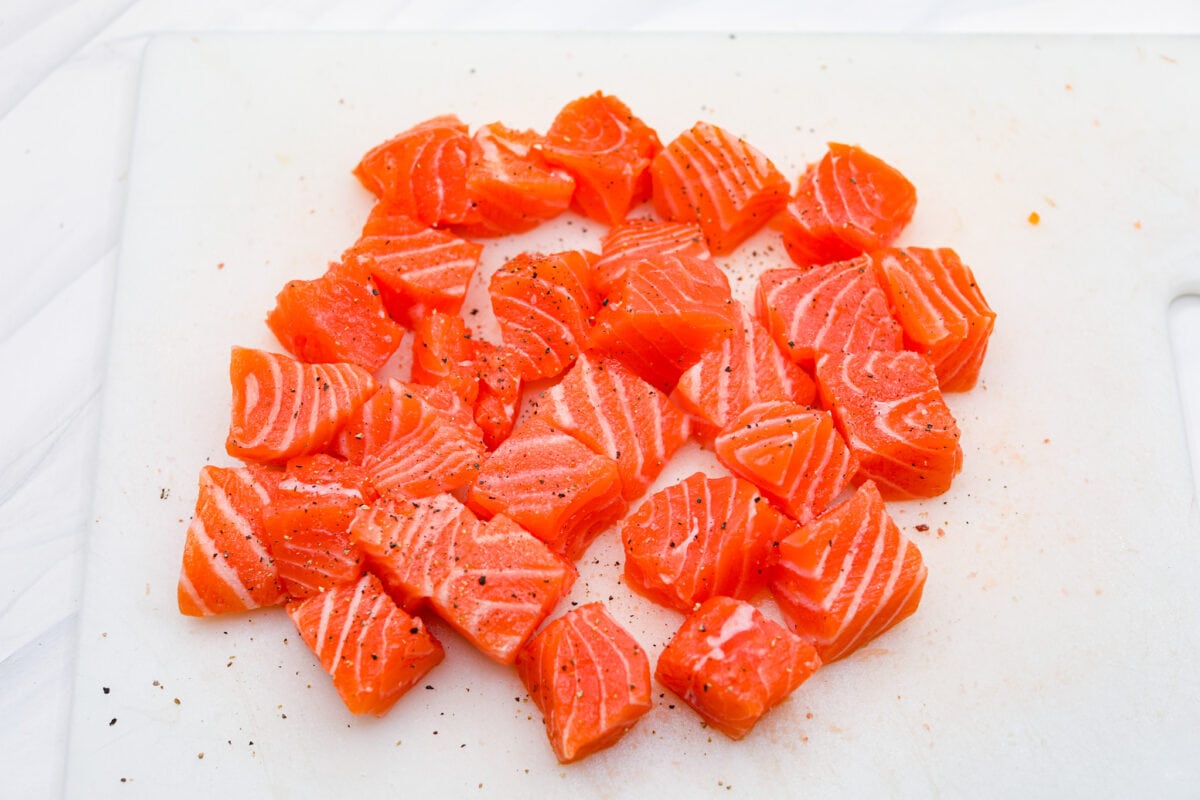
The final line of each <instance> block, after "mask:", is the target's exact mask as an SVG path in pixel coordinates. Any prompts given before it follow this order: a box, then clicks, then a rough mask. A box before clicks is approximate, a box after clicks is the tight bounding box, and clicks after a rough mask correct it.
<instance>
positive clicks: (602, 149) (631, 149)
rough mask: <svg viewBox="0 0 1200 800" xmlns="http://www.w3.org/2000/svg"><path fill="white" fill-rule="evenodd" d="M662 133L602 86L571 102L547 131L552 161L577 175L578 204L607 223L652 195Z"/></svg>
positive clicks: (545, 152)
mask: <svg viewBox="0 0 1200 800" xmlns="http://www.w3.org/2000/svg"><path fill="white" fill-rule="evenodd" d="M661 146H662V145H661V143H660V142H659V140H658V135H657V134H656V133H655V132H654V130H653V129H652V128H650V127H649V126H648V125H646V123H644V122H642V121H641V120H640V119H638V118H637V117H636V116H634V115H633V112H632V111H630V110H629V107H628V106H627V105H625V104H624V103H622V102H621V101H620V100H619V99H617V98H616V97H613V96H612V95H606V94H602V93H601V92H596V93H595V94H591V95H587V96H586V97H580V98H579V99H577V100H572V101H571V102H570V103H567V105H566V106H564V107H563V109H562V110H561V111H559V112H558V116H556V117H555V118H554V121H553V122H552V123H551V124H550V128H549V129H548V130H547V131H546V140H545V144H544V145H543V147H542V153H543V155H545V157H546V161H548V162H549V163H551V164H554V165H557V166H559V167H562V168H563V169H565V170H566V171H567V172H569V173H570V174H571V175H572V177H574V178H575V195H574V197H573V198H572V199H573V204H574V205H575V207H576V208H578V209H579V210H580V211H581V212H582V213H583V214H585V215H586V216H589V217H591V218H592V219H594V220H596V221H597V222H601V223H604V224H605V225H615V224H617V223H618V222H620V221H621V220H623V219H625V215H626V214H628V213H629V209H631V208H633V207H634V206H635V205H637V204H638V203H640V202H642V201H643V200H645V199H646V198H648V197H649V196H650V175H649V173H648V172H647V170H648V169H649V167H650V160H651V159H652V158H654V154H655V153H657V152H658V150H659V148H660V147H661Z"/></svg>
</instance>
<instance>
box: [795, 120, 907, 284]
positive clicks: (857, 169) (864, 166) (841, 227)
mask: <svg viewBox="0 0 1200 800" xmlns="http://www.w3.org/2000/svg"><path fill="white" fill-rule="evenodd" d="M916 206H917V190H916V189H915V188H914V187H913V185H912V184H911V183H909V181H908V179H907V178H905V177H904V176H903V175H902V174H901V173H900V172H899V171H898V170H896V169H895V168H894V167H892V166H890V165H889V164H887V163H885V162H884V161H882V160H881V159H879V158H876V157H875V156H873V155H871V154H870V153H868V152H866V151H865V150H863V149H862V148H860V147H855V146H854V145H846V144H838V143H836V142H830V143H829V150H828V151H827V152H826V153H825V155H824V156H823V157H822V158H821V160H820V161H819V162H817V163H816V164H812V165H810V166H809V168H808V170H807V171H806V172H805V173H804V175H803V176H802V177H801V178H800V185H799V186H798V187H797V189H796V195H795V197H794V198H792V200H791V202H790V203H788V205H787V209H786V210H785V211H784V212H783V213H782V214H780V215H779V216H778V217H777V218H776V223H775V224H776V225H777V226H778V227H779V229H780V230H781V232H782V234H783V243H784V245H785V246H786V247H787V252H788V255H789V256H791V259H792V261H794V262H795V263H796V264H797V265H798V266H800V267H809V266H813V265H816V264H828V263H830V262H832V261H844V260H846V259H850V258H854V257H855V256H859V255H862V254H863V253H868V252H870V251H872V250H877V249H879V248H881V247H887V246H888V245H890V244H891V243H892V242H894V241H895V240H896V237H898V236H899V235H900V233H901V231H903V230H904V228H905V227H906V226H907V225H908V223H909V222H910V221H911V220H912V216H913V211H914V210H915V209H916Z"/></svg>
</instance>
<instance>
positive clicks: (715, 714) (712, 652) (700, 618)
mask: <svg viewBox="0 0 1200 800" xmlns="http://www.w3.org/2000/svg"><path fill="white" fill-rule="evenodd" d="M820 666H821V657H820V656H818V655H817V651H816V650H815V649H814V648H813V646H812V645H811V644H809V643H808V642H807V641H805V640H804V639H802V638H800V637H799V636H797V635H796V634H794V633H792V632H791V631H789V630H788V629H787V628H785V627H783V626H782V625H780V624H779V623H777V622H774V621H772V620H769V619H767V618H766V617H764V616H763V615H762V613H761V612H760V611H759V610H758V609H756V608H755V607H754V606H752V605H750V604H749V603H747V602H745V601H742V600H735V599H733V598H731V597H713V598H711V599H709V600H706V601H704V602H703V603H702V604H700V605H699V607H698V608H696V609H695V610H693V611H692V613H690V614H689V615H688V618H687V619H686V620H684V622H683V625H682V626H681V627H680V628H679V631H678V632H677V633H676V634H675V636H674V637H673V638H672V639H671V641H670V643H669V644H667V646H666V647H665V648H664V649H663V651H662V654H661V655H659V657H658V665H657V667H656V668H655V670H654V677H655V678H657V679H658V682H659V683H661V684H662V685H663V686H666V687H667V688H668V689H670V690H671V691H672V692H674V693H675V694H677V695H679V696H680V697H681V698H682V699H683V701H684V702H685V703H687V704H688V705H689V706H691V707H692V708H693V709H694V710H695V711H696V713H697V714H699V715H700V716H701V717H702V718H703V719H704V721H705V722H707V723H708V724H709V725H712V726H713V727H714V728H716V729H717V730H719V731H721V733H723V734H725V735H726V736H728V737H729V738H730V739H735V740H736V739H741V738H744V737H745V736H746V734H747V733H749V732H750V730H751V729H752V728H753V727H754V726H755V725H756V724H757V723H758V721H759V720H760V719H762V717H763V716H764V715H765V714H766V713H767V712H768V711H770V710H771V709H772V708H774V707H775V706H777V705H779V704H780V703H782V702H783V701H784V700H786V699H787V698H788V696H789V695H790V694H791V693H792V692H794V691H795V690H796V689H797V688H798V687H799V686H800V684H802V683H804V681H806V680H808V678H809V676H811V675H812V674H813V672H815V671H816V670H817V668H818V667H820Z"/></svg>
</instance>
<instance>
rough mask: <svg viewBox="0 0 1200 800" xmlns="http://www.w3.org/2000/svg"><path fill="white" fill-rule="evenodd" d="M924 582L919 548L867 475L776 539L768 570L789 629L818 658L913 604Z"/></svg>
mask: <svg viewBox="0 0 1200 800" xmlns="http://www.w3.org/2000/svg"><path fill="white" fill-rule="evenodd" d="M924 587H925V564H924V562H923V561H922V560H921V553H920V551H919V550H917V547H916V545H914V544H913V543H912V542H910V541H909V540H908V539H906V538H905V537H904V535H903V534H902V533H900V529H899V528H898V527H897V526H896V523H895V522H894V521H892V518H891V516H890V515H889V514H888V513H887V509H886V508H884V505H883V498H882V497H881V496H880V494H879V491H878V490H877V489H876V488H875V484H874V483H872V482H871V481H867V482H866V483H864V484H863V485H862V486H860V487H858V490H857V491H856V492H855V493H854V496H853V497H851V498H850V499H849V500H846V501H845V502H844V503H842V504H841V505H838V506H836V507H834V508H833V509H832V510H830V511H827V512H826V513H824V514H822V515H821V516H819V517H817V518H816V519H815V520H813V521H812V522H809V523H808V524H807V525H803V526H801V527H800V529H799V530H797V531H796V532H795V533H793V534H792V535H791V536H789V537H788V538H786V539H784V540H783V543H782V544H781V545H780V546H779V563H778V564H777V565H776V566H775V570H774V572H773V574H772V576H771V591H772V592H773V593H774V595H775V599H776V601H777V602H778V603H779V607H780V608H781V609H783V612H784V613H785V614H786V615H787V617H788V619H789V621H790V622H791V624H792V628H793V629H794V630H795V631H796V633H797V634H799V635H800V636H802V637H804V638H806V639H808V640H810V641H811V642H812V643H813V645H814V646H815V647H816V648H817V652H818V653H820V655H821V660H822V661H823V662H825V663H826V664H828V663H830V662H831V661H835V660H836V659H839V658H842V657H843V656H847V655H849V654H850V653H852V652H854V650H856V649H857V648H859V647H861V646H862V645H864V644H866V643H867V642H869V641H871V640H872V639H874V638H875V637H876V636H878V635H880V634H881V633H883V632H884V631H886V630H887V629H888V628H890V627H892V626H893V625H895V624H896V623H897V622H900V621H901V620H902V619H904V618H905V617H907V616H909V615H910V614H912V613H913V612H914V611H916V609H917V605H918V604H919V603H920V602H921V592H922V591H923V590H924Z"/></svg>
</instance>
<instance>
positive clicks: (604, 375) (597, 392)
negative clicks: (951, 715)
mask: <svg viewBox="0 0 1200 800" xmlns="http://www.w3.org/2000/svg"><path fill="white" fill-rule="evenodd" d="M533 414H534V415H537V416H541V417H543V418H544V419H546V420H547V421H548V422H550V424H551V425H553V426H554V427H556V428H558V429H559V430H562V431H566V432H567V433H569V434H571V435H572V436H574V437H575V438H576V439H578V440H579V441H581V442H583V443H584V444H586V445H587V446H588V447H590V448H592V450H594V451H596V452H597V453H601V454H603V455H606V456H608V457H609V458H611V459H613V460H614V461H616V462H617V468H618V469H619V470H620V472H621V493H622V494H624V495H625V499H626V500H629V501H631V502H632V501H633V500H636V499H637V498H639V497H641V496H642V494H644V493H645V491H646V487H648V486H649V485H650V484H651V483H653V481H654V479H655V478H657V477H658V475H659V473H660V472H662V470H663V467H665V466H666V464H667V460H668V459H670V457H671V456H672V455H673V454H674V453H675V451H676V450H678V449H679V448H680V447H681V446H682V445H683V443H684V442H685V441H687V438H688V433H689V431H690V423H689V418H688V416H687V414H685V413H684V412H683V411H681V410H680V409H679V408H678V407H677V406H676V405H675V404H674V403H672V402H671V401H670V399H668V397H667V395H665V394H663V393H662V392H661V391H659V390H658V389H656V388H654V387H653V386H651V385H650V384H649V383H647V382H646V381H644V380H642V379H641V378H639V377H638V376H637V375H636V374H634V372H633V371H632V370H630V369H629V368H628V367H626V366H624V365H623V364H621V362H619V361H617V360H616V359H612V358H593V357H592V356H589V355H587V354H584V355H581V356H580V357H579V358H578V359H577V360H576V362H575V366H573V367H572V368H571V369H570V370H569V371H568V372H567V374H566V375H565V376H564V377H563V378H562V380H560V381H559V382H558V383H557V384H555V385H554V386H551V387H550V388H549V389H547V390H545V391H544V392H542V393H540V394H539V395H538V397H537V399H536V401H535V404H534V408H533Z"/></svg>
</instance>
